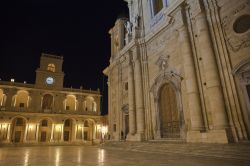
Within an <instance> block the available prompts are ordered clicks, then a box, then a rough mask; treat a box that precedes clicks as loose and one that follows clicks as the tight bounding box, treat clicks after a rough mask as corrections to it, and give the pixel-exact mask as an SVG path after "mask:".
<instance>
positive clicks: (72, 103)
mask: <svg viewBox="0 0 250 166" xmlns="http://www.w3.org/2000/svg"><path fill="white" fill-rule="evenodd" d="M76 103H77V101H76V97H75V96H74V95H68V96H67V97H66V99H65V110H70V111H75V110H76V106H77V104H76Z"/></svg>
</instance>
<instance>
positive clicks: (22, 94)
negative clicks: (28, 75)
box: [13, 90, 30, 108]
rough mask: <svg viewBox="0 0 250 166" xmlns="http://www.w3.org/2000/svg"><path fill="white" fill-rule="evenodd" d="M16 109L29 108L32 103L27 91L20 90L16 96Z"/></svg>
mask: <svg viewBox="0 0 250 166" xmlns="http://www.w3.org/2000/svg"><path fill="white" fill-rule="evenodd" d="M13 99H14V101H13V102H14V103H13V105H14V107H20V108H28V107H29V103H30V97H29V93H28V92H27V91H23V90H20V91H18V92H17V94H16V95H15V96H14V98H13Z"/></svg>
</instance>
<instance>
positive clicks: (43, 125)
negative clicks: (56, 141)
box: [39, 119, 52, 142]
mask: <svg viewBox="0 0 250 166" xmlns="http://www.w3.org/2000/svg"><path fill="white" fill-rule="evenodd" d="M51 129H52V122H51V121H50V120H48V119H43V120H41V121H40V131H39V141H40V142H49V141H50V137H51Z"/></svg>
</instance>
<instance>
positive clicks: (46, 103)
mask: <svg viewBox="0 0 250 166" xmlns="http://www.w3.org/2000/svg"><path fill="white" fill-rule="evenodd" d="M52 106H53V96H52V95H51V94H45V95H44V96H43V102H42V109H43V110H44V111H45V112H46V110H51V109H52Z"/></svg>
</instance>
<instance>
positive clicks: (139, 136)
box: [126, 133, 145, 142]
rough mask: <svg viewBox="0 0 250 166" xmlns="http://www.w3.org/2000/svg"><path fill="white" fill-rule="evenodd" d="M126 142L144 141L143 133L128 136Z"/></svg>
mask: <svg viewBox="0 0 250 166" xmlns="http://www.w3.org/2000/svg"><path fill="white" fill-rule="evenodd" d="M126 140H127V141H138V142H142V141H144V140H145V137H144V133H136V134H134V135H132V134H128V135H127V139H126Z"/></svg>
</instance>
